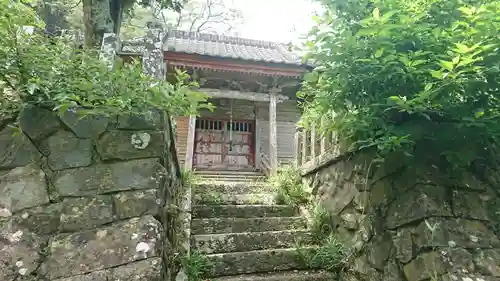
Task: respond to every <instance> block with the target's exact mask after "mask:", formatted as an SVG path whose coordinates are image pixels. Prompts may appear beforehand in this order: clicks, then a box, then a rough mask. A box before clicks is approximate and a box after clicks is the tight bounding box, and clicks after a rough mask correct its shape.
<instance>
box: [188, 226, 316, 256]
mask: <svg viewBox="0 0 500 281" xmlns="http://www.w3.org/2000/svg"><path fill="white" fill-rule="evenodd" d="M299 242H300V243H301V244H311V243H312V239H311V235H310V234H309V232H308V231H307V230H282V231H266V232H243V233H224V234H203V235H194V236H192V240H191V247H192V248H193V249H195V250H197V251H199V252H201V253H205V254H217V253H231V252H246V251H256V250H265V249H278V248H290V247H293V246H294V245H296V244H297V243H299Z"/></svg>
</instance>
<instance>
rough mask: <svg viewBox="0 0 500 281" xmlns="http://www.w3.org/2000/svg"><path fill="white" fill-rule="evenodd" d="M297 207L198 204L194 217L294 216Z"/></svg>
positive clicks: (194, 208) (194, 210)
mask: <svg viewBox="0 0 500 281" xmlns="http://www.w3.org/2000/svg"><path fill="white" fill-rule="evenodd" d="M297 213H298V211H297V210H296V208H294V207H292V206H288V205H198V206H194V207H193V212H192V215H193V218H256V217H293V216H295V215H297Z"/></svg>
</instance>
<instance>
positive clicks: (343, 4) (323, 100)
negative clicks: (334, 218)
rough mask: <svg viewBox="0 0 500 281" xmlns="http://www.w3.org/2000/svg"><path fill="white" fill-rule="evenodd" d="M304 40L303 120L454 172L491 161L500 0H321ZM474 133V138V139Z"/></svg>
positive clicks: (495, 138) (498, 102) (498, 87)
mask: <svg viewBox="0 0 500 281" xmlns="http://www.w3.org/2000/svg"><path fill="white" fill-rule="evenodd" d="M320 2H322V3H323V4H324V7H325V13H324V15H323V16H320V17H318V21H319V22H318V24H317V26H316V27H314V28H313V30H312V31H311V33H310V37H309V42H307V43H306V45H305V46H306V48H305V49H306V50H305V51H306V52H307V53H308V54H307V57H308V58H309V59H311V60H313V61H314V62H315V64H316V65H317V68H316V69H315V71H313V72H312V73H309V74H308V75H306V82H305V83H304V87H303V88H302V92H301V94H300V96H301V97H302V98H304V99H305V105H304V107H305V112H304V115H303V118H302V120H301V122H302V123H303V125H304V126H306V127H307V126H311V125H312V124H313V123H316V124H318V123H319V121H320V120H322V121H323V123H324V124H325V125H324V127H325V128H328V129H329V130H333V131H336V132H337V133H338V135H339V136H340V137H341V138H342V139H343V140H344V141H345V142H346V143H350V144H351V149H363V148H373V149H375V150H377V152H378V154H379V156H380V157H381V158H385V157H386V156H387V155H388V154H389V153H391V152H394V151H399V152H403V153H405V154H406V155H408V156H413V157H414V158H419V157H421V158H423V159H421V160H424V161H425V162H426V163H432V164H438V165H440V166H443V167H450V169H451V170H454V171H459V170H461V169H467V168H469V167H470V165H471V164H473V163H474V162H475V161H478V160H480V161H482V162H483V163H484V162H485V163H487V164H489V163H492V164H496V162H497V158H498V157H497V155H498V152H497V147H499V142H500V122H499V121H500V99H498V98H497V97H498V96H499V95H500V80H499V79H498V77H499V75H500V66H499V65H500V64H499V62H500V52H499V47H500V37H499V36H498V32H497V31H498V30H499V29H500V17H499V16H498V15H499V14H500V1H499V0H476V1H470V0H465V1H464V0H422V1H407V0H355V1H344V0H322V1H320ZM471 140H473V141H471Z"/></svg>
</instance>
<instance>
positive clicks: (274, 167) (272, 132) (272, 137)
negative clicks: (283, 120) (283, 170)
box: [269, 92, 278, 175]
mask: <svg viewBox="0 0 500 281" xmlns="http://www.w3.org/2000/svg"><path fill="white" fill-rule="evenodd" d="M269 96H270V101H269V160H270V162H271V163H270V164H271V175H276V174H277V173H278V137H277V134H276V103H277V94H276V93H273V92H271V93H270V94H269Z"/></svg>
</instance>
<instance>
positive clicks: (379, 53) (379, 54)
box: [375, 48, 384, 58]
mask: <svg viewBox="0 0 500 281" xmlns="http://www.w3.org/2000/svg"><path fill="white" fill-rule="evenodd" d="M383 53H384V48H380V49H378V51H377V52H375V57H376V58H380V57H381V56H382V54H383Z"/></svg>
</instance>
